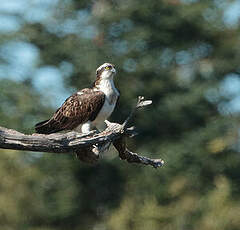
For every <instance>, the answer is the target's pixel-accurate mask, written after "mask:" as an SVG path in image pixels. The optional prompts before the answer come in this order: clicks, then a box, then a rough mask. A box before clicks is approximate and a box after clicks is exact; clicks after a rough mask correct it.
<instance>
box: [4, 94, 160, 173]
mask: <svg viewBox="0 0 240 230" xmlns="http://www.w3.org/2000/svg"><path fill="white" fill-rule="evenodd" d="M151 103H152V101H150V100H149V101H145V100H144V98H143V97H139V98H138V102H137V105H136V106H135V107H134V108H133V110H132V112H131V114H130V115H129V116H128V118H127V119H126V120H125V121H124V122H123V124H118V123H111V122H109V121H106V125H107V128H106V129H105V130H104V131H102V132H100V133H97V132H96V131H91V132H89V133H86V134H83V133H77V132H74V131H71V132H68V133H54V134H49V135H44V134H35V133H34V134H32V135H25V134H23V133H20V132H17V131H16V130H12V129H7V128H3V127H0V148H3V149H14V150H27V151H36V152H52V153H65V154H69V153H75V154H76V155H77V157H78V158H79V159H80V160H82V161H85V162H89V163H93V162H96V161H97V160H98V159H99V156H100V154H101V153H102V152H104V151H106V150H107V149H108V148H109V146H110V145H111V143H112V144H113V145H114V147H115V148H116V149H117V151H118V152H119V157H120V158H121V159H122V160H127V161H128V162H129V163H140V164H145V165H151V166H153V167H155V168H157V167H160V166H162V165H163V164H164V162H163V160H161V159H150V158H147V157H142V156H139V155H138V154H136V153H132V152H131V151H129V150H128V149H127V147H126V137H133V136H135V135H136V131H135V128H134V127H130V128H127V124H128V123H129V120H130V119H131V118H132V117H133V115H134V114H135V112H136V110H137V109H139V108H141V107H144V106H147V105H150V104H151Z"/></svg>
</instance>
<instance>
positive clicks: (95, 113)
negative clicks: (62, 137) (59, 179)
mask: <svg viewBox="0 0 240 230" xmlns="http://www.w3.org/2000/svg"><path fill="white" fill-rule="evenodd" d="M115 74H116V70H115V66H114V65H113V64H110V63H104V64H103V65H101V66H100V67H98V68H97V70H96V80H95V82H94V83H93V85H92V87H91V88H85V89H82V90H80V91H78V92H77V93H75V94H73V95H72V96H70V97H69V98H67V99H66V101H65V102H64V103H63V104H62V106H61V107H60V108H59V109H58V110H57V111H56V112H55V113H54V114H53V116H52V117H51V118H50V119H49V120H46V121H42V122H40V123H37V124H36V125H35V130H36V132H37V133H42V134H50V133H56V132H59V131H63V130H75V131H78V132H82V133H86V132H89V131H90V130H91V129H92V128H94V127H98V126H99V125H100V124H102V123H103V122H104V120H106V119H107V118H108V117H109V116H110V115H111V113H112V112H113V110H114V108H115V105H116V102H117V100H118V98H119V95H120V94H119V92H118V90H117V89H116V88H115V85H114V76H115Z"/></svg>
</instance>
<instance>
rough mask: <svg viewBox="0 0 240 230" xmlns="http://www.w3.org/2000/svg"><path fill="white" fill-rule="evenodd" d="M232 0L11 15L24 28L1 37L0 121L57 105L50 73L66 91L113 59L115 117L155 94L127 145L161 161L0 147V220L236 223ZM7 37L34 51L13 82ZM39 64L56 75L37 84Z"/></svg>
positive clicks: (34, 227)
mask: <svg viewBox="0 0 240 230" xmlns="http://www.w3.org/2000/svg"><path fill="white" fill-rule="evenodd" d="M26 2H27V5H30V2H28V1H26ZM230 4H232V2H229V1H225V0H222V1H209V0H204V1H190V0H189V1H187V0H185V1H180V0H146V1H142V2H141V3H140V2H139V1H137V0H119V1H115V0H94V1H77V0H71V1H70V0H69V1H57V0H55V1H51V0H49V1H43V2H41V1H39V5H37V6H33V7H35V8H34V9H32V10H41V9H43V11H44V12H45V14H47V13H48V14H47V16H46V17H43V18H42V19H41V20H40V19H38V20H37V19H36V18H35V17H36V16H37V15H38V14H37V13H36V15H34V14H35V13H34V12H35V11H28V14H29V12H32V14H30V16H31V17H32V19H31V17H30V16H29V17H30V19H29V17H27V16H26V15H28V14H27V11H25V12H24V11H23V12H22V13H20V12H19V13H18V14H15V17H16V20H18V21H19V22H21V27H20V28H19V29H18V30H16V31H14V32H8V33H2V34H1V37H0V67H1V68H2V70H1V72H0V75H1V78H0V121H1V122H0V125H1V126H5V127H8V128H13V129H17V130H19V131H23V132H25V133H30V132H33V126H34V124H35V123H36V122H38V121H41V120H42V119H46V118H48V116H50V114H51V113H52V112H53V111H54V110H55V109H56V107H54V106H53V105H52V104H51V103H50V102H51V100H50V99H49V97H50V95H51V93H52V92H54V90H55V86H56V88H57V86H58V82H60V81H63V82H64V86H65V89H67V90H69V94H70V92H73V91H74V90H76V89H81V88H83V87H86V86H88V85H90V83H91V82H92V81H93V79H94V77H95V69H96V68H97V67H98V66H99V65H101V64H103V63H104V62H111V63H114V64H115V65H116V67H117V70H118V74H117V76H116V85H117V87H118V88H119V89H120V91H121V98H120V102H119V105H118V107H117V108H116V110H115V112H114V114H113V116H112V117H111V120H113V121H118V122H121V121H123V120H124V119H125V117H126V116H127V115H128V113H129V111H130V109H131V106H132V105H133V103H134V101H135V100H136V97H137V96H138V95H143V96H145V97H146V98H147V99H152V100H153V105H152V106H151V107H149V108H146V109H144V111H141V112H139V114H138V115H137V117H136V119H135V120H134V125H136V126H137V128H138V130H139V132H140V135H139V136H137V137H136V138H135V139H134V140H131V141H130V142H129V145H130V148H131V149H133V150H134V151H135V150H136V151H137V152H140V153H142V154H145V155H146V156H150V157H160V158H163V159H164V160H165V162H166V164H165V166H164V167H163V168H161V169H158V170H154V169H152V168H149V167H143V166H139V165H129V164H127V163H126V162H122V161H120V160H119V159H118V157H117V154H116V152H115V151H110V152H109V153H106V154H105V155H104V156H103V159H101V161H100V162H99V164H97V165H94V166H89V165H85V164H83V163H81V162H79V161H77V160H76V159H74V157H73V156H65V155H64V154H62V155H54V154H46V153H44V154H40V153H29V152H18V151H10V150H9V151H7V150H0V165H1V167H0V175H1V181H0V225H1V229H3V230H11V229H17V230H25V229H26V230H27V229H31V230H56V229H62V230H68V229H69V230H70V229H71V230H80V229H81V230H85V229H86V230H89V229H93V230H105V229H106V230H110V229H112V230H123V229H124V230H135V229H136V230H145V229H147V230H158V229H162V230H172V229H173V230H175V229H203V230H213V229H216V230H220V229H221V230H223V229H226V230H236V229H239V225H240V218H239V213H240V208H239V207H240V196H239V194H240V180H239V178H240V170H239V168H240V158H239V128H238V124H239V122H238V113H237V111H236V108H235V107H233V106H231V105H232V103H231V102H232V100H233V99H234V98H235V96H236V95H235V94H234V93H233V91H234V89H235V88H234V87H237V83H235V84H234V81H231V80H235V82H238V80H237V79H239V77H240V76H239V60H240V49H239V47H240V40H239V35H240V32H239V31H240V30H239V24H232V25H230V24H227V22H226V20H224V17H225V16H226V12H225V11H226V9H228V7H229V6H230ZM36 12H37V11H36ZM10 15H11V12H10ZM9 42H13V43H14V42H15V43H16V42H23V43H24V44H31V48H32V50H33V51H34V52H35V53H36V57H37V58H36V61H35V62H34V63H33V67H32V69H31V68H30V70H29V71H27V73H25V74H23V76H22V78H20V80H19V79H18V80H16V79H15V80H14V76H15V75H17V74H19V72H20V71H18V70H19V69H18V68H20V67H18V68H17V71H16V72H13V73H12V72H11V71H10V70H11V69H12V66H11V65H10V64H11V62H14V60H15V59H16V57H14V56H11V55H10V54H9V53H11V52H10V51H11V49H10V51H9V50H8V49H4V47H7V45H8V44H9ZM13 51H14V49H13ZM8 55H10V56H9V57H8ZM21 55H23V57H22V58H23V59H24V52H23V53H21ZM21 55H20V57H21ZM25 57H26V56H25ZM6 66H8V67H9V69H7V70H8V71H7V70H6V69H5V67H6ZM45 67H48V69H49V68H52V69H53V68H54V70H56V69H57V70H59V72H57V73H61V74H59V75H57V76H58V79H59V81H58V79H56V80H55V81H53V83H52V85H50V83H51V79H50V77H51V75H49V76H50V77H49V79H45V80H44V81H43V82H40V81H39V79H38V75H36V71H38V70H39V69H41V70H43V69H44V68H45ZM23 68H24V67H23ZM45 70H46V69H45ZM2 73H4V74H5V75H4V76H5V77H4V76H3V74H2ZM46 74H47V73H46ZM43 75H44V74H43ZM20 76H21V74H20ZM229 79H230V80H229ZM224 82H225V84H224ZM229 82H230V83H229ZM226 83H228V84H226ZM41 84H43V85H41ZM44 84H45V86H48V84H49V85H50V86H49V87H50V88H49V87H48V88H46V89H45V88H44V87H42V86H44ZM38 85H39V86H38ZM229 85H230V89H232V91H231V90H230V92H229V91H228V88H227V86H228V87H229ZM39 88H40V89H39ZM41 88H43V90H41ZM235 91H236V89H235ZM239 103H240V101H239ZM239 103H238V104H239Z"/></svg>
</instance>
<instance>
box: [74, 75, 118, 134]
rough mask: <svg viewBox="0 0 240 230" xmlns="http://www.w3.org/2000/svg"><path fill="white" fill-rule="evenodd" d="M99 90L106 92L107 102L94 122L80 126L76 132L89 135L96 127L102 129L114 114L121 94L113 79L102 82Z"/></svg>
mask: <svg viewBox="0 0 240 230" xmlns="http://www.w3.org/2000/svg"><path fill="white" fill-rule="evenodd" d="M99 90H101V91H102V92H104V94H105V102H104V104H103V107H102V108H101V110H100V112H99V113H98V115H97V117H96V119H95V120H94V121H92V122H91V121H88V122H86V123H84V124H81V125H79V126H78V127H77V128H76V129H75V131H78V132H82V133H87V132H89V131H91V129H93V128H94V127H96V128H97V129H100V128H101V126H102V125H103V124H104V121H105V120H106V119H108V117H110V115H111V114H112V112H113V110H114V108H115V106H116V102H117V99H118V97H119V92H118V90H117V89H116V88H115V86H114V83H113V79H112V78H111V79H103V80H101V82H100V85H99Z"/></svg>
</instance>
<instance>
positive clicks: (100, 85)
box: [95, 78, 118, 97]
mask: <svg viewBox="0 0 240 230" xmlns="http://www.w3.org/2000/svg"><path fill="white" fill-rule="evenodd" d="M95 88H97V89H98V90H101V91H102V92H103V93H104V94H105V95H106V96H107V97H108V96H111V95H113V94H118V91H117V89H116V87H115V85H114V82H113V79H112V78H109V79H101V80H99V81H98V82H97V84H96V85H95Z"/></svg>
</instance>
